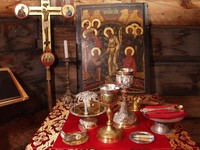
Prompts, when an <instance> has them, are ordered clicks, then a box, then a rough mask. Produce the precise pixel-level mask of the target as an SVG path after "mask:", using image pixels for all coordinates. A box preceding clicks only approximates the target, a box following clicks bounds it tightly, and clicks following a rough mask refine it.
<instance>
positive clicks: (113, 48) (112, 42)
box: [102, 27, 121, 77]
mask: <svg viewBox="0 0 200 150" xmlns="http://www.w3.org/2000/svg"><path fill="white" fill-rule="evenodd" d="M104 35H105V36H106V37H107V38H108V44H107V49H106V51H105V53H104V54H102V55H103V56H104V55H105V54H108V77H111V76H113V75H115V74H116V71H117V70H118V69H119V66H118V59H119V51H120V45H121V28H120V29H119V34H118V37H117V36H116V35H115V34H114V30H113V28H111V27H107V28H105V29H104Z"/></svg>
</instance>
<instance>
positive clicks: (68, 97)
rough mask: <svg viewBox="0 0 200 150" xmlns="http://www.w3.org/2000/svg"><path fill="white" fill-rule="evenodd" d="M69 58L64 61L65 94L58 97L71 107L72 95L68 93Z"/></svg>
mask: <svg viewBox="0 0 200 150" xmlns="http://www.w3.org/2000/svg"><path fill="white" fill-rule="evenodd" d="M69 61H70V60H69V58H66V59H65V65H66V76H65V79H66V93H65V94H64V95H63V96H62V97H60V100H61V101H62V102H63V103H64V104H67V105H69V106H70V105H71V103H72V101H73V97H74V95H73V94H72V93H71V92H70V81H69Z"/></svg>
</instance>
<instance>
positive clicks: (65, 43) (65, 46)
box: [64, 40, 69, 58]
mask: <svg viewBox="0 0 200 150" xmlns="http://www.w3.org/2000/svg"><path fill="white" fill-rule="evenodd" d="M64 52H65V58H68V57H69V54H68V47H67V40H64Z"/></svg>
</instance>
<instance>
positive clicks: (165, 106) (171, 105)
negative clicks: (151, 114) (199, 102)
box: [145, 104, 177, 109]
mask: <svg viewBox="0 0 200 150" xmlns="http://www.w3.org/2000/svg"><path fill="white" fill-rule="evenodd" d="M175 106H177V104H166V105H153V106H150V105H149V106H145V108H152V109H154V108H155V109H157V108H169V107H175Z"/></svg>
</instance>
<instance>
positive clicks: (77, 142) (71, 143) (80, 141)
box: [62, 135, 89, 146]
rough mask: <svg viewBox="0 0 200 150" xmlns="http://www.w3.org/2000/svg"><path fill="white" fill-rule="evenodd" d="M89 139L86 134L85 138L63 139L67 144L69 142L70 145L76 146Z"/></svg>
mask: <svg viewBox="0 0 200 150" xmlns="http://www.w3.org/2000/svg"><path fill="white" fill-rule="evenodd" d="M88 139H89V136H88V135H86V136H85V137H84V138H81V139H80V140H74V141H65V140H64V139H62V141H63V142H64V143H65V144H68V145H70V146H76V145H81V144H84V143H86V142H87V141H88Z"/></svg>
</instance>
